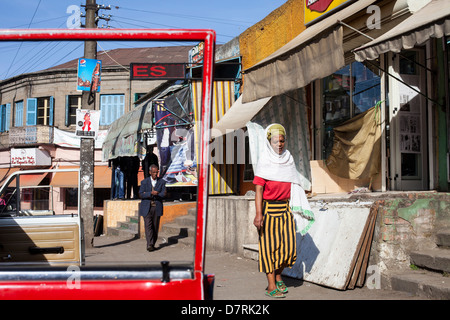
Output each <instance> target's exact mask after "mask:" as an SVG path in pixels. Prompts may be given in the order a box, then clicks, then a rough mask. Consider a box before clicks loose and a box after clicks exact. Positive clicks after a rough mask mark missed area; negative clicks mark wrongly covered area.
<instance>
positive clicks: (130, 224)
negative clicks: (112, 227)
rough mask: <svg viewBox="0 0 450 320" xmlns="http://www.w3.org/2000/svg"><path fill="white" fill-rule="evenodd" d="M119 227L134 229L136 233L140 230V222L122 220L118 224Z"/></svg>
mask: <svg viewBox="0 0 450 320" xmlns="http://www.w3.org/2000/svg"><path fill="white" fill-rule="evenodd" d="M117 228H119V229H128V230H131V231H134V232H135V233H138V232H139V224H138V223H137V222H128V221H127V222H123V221H120V222H119V225H118V226H117Z"/></svg>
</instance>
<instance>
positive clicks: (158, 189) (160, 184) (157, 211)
mask: <svg viewBox="0 0 450 320" xmlns="http://www.w3.org/2000/svg"><path fill="white" fill-rule="evenodd" d="M158 174H159V169H158V167H157V166H156V165H151V166H150V176H149V177H148V178H146V179H144V180H142V182H141V187H140V189H139V196H140V197H141V199H142V200H141V204H140V206H139V215H141V216H143V217H144V224H145V238H146V239H147V250H148V251H153V250H155V244H156V240H157V239H158V230H159V220H160V219H161V216H162V215H163V203H162V200H163V198H164V197H165V196H166V181H165V180H164V179H161V178H159V177H158Z"/></svg>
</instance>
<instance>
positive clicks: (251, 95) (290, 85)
mask: <svg viewBox="0 0 450 320" xmlns="http://www.w3.org/2000/svg"><path fill="white" fill-rule="evenodd" d="M374 2H375V0H359V1H355V3H353V4H351V5H349V6H348V7H346V8H344V9H342V10H340V11H338V12H336V13H335V14H333V15H331V16H329V17H328V18H325V19H323V20H321V21H319V22H317V23H316V24H314V25H312V26H311V27H309V28H307V29H306V30H305V31H303V32H302V33H300V34H299V35H298V36H297V37H296V38H294V39H293V40H291V41H290V42H289V43H287V44H286V45H284V46H283V47H282V48H280V49H279V50H277V51H275V52H274V53H273V54H271V55H270V56H268V57H267V58H265V59H264V60H262V61H260V62H259V63H257V64H256V65H254V66H253V67H251V68H248V69H247V70H245V78H244V81H245V85H244V94H243V102H244V103H247V102H251V101H255V100H259V99H262V98H267V97H271V96H277V95H280V94H283V93H286V92H289V91H291V90H294V89H298V88H303V87H305V86H306V85H307V84H309V83H310V82H312V81H314V80H316V79H321V78H324V77H326V76H328V75H330V74H332V73H333V72H335V71H336V70H339V69H341V68H342V67H344V65H345V59H344V49H343V29H342V26H341V25H340V23H339V22H340V21H341V20H344V19H346V18H348V17H350V16H352V15H354V14H356V13H357V12H359V11H361V10H365V9H366V8H367V7H368V6H369V5H371V4H372V3H374Z"/></svg>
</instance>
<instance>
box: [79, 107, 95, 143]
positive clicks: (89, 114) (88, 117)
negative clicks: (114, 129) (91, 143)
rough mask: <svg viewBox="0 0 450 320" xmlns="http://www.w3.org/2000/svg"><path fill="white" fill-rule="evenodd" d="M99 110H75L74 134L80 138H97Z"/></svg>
mask: <svg viewBox="0 0 450 320" xmlns="http://www.w3.org/2000/svg"><path fill="white" fill-rule="evenodd" d="M99 124H100V110H85V109H77V122H76V128H75V134H76V135H77V137H80V138H93V139H96V138H97V134H98V131H99Z"/></svg>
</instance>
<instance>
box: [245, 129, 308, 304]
mask: <svg viewBox="0 0 450 320" xmlns="http://www.w3.org/2000/svg"><path fill="white" fill-rule="evenodd" d="M265 134H266V138H267V139H266V140H265V147H264V149H263V152H262V153H261V155H260V157H259V160H258V164H257V166H256V170H255V178H254V180H253V183H254V184H255V185H256V196H255V205H256V215H255V219H254V222H253V223H254V225H255V226H256V228H258V231H259V271H260V272H264V273H266V275H267V281H268V286H267V290H266V295H268V296H270V297H274V298H284V297H285V293H287V291H288V289H287V287H286V284H285V283H284V282H283V280H282V278H281V273H282V272H283V269H284V268H286V267H291V266H293V265H294V263H295V261H296V259H297V249H296V230H299V227H300V226H299V225H298V224H297V226H296V220H301V219H295V220H294V215H293V211H294V212H296V213H298V214H299V215H301V217H302V218H306V220H307V221H308V223H307V225H305V228H304V229H302V230H299V232H300V233H301V234H304V233H306V231H307V230H308V229H309V228H310V227H311V224H312V222H313V221H314V216H313V214H312V212H311V208H310V207H309V204H308V201H307V199H306V195H305V192H304V190H303V189H302V188H301V187H300V177H299V174H298V172H297V169H296V167H295V163H294V159H293V158H292V155H291V154H290V152H289V151H288V150H286V148H285V144H286V130H285V129H284V127H283V126H282V125H280V124H276V123H275V124H271V125H269V126H268V127H267V128H266V131H265Z"/></svg>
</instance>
